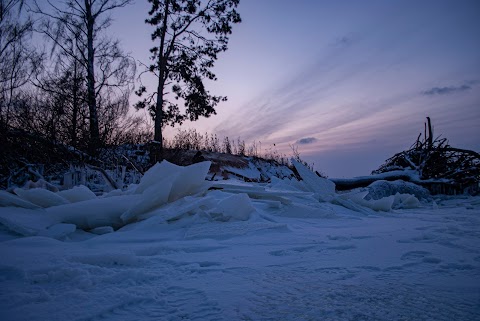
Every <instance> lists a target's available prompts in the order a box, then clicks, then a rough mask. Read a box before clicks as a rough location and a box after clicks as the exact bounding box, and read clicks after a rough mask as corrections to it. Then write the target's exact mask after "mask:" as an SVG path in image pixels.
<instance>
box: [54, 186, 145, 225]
mask: <svg viewBox="0 0 480 321" xmlns="http://www.w3.org/2000/svg"><path fill="white" fill-rule="evenodd" d="M139 198H140V196H139V195H124V196H113V197H109V198H96V199H92V200H88V201H83V202H78V203H72V204H67V205H63V206H55V207H50V208H48V209H46V211H47V214H48V216H49V217H50V218H52V219H53V220H55V221H56V222H58V223H71V224H75V225H76V226H77V227H78V228H80V229H84V230H89V229H93V228H95V227H100V226H112V227H114V228H118V227H120V226H123V225H124V222H123V221H122V220H121V219H120V216H121V215H122V214H123V213H124V212H125V211H126V210H127V209H128V208H129V207H130V206H131V204H132V203H135V202H137V201H138V199H139Z"/></svg>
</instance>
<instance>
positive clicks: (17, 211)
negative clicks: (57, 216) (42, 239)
mask: <svg viewBox="0 0 480 321" xmlns="http://www.w3.org/2000/svg"><path fill="white" fill-rule="evenodd" d="M45 214H46V213H45V210H44V209H37V210H32V209H25V208H18V207H3V208H0V224H3V225H4V226H5V227H6V228H7V229H9V230H11V231H13V232H15V233H18V234H21V235H24V236H33V235H37V234H38V233H39V232H40V231H42V230H45V229H46V228H48V227H49V226H52V225H54V224H55V223H57V221H55V220H54V219H52V218H50V217H48V216H46V215H45Z"/></svg>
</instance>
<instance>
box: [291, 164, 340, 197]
mask: <svg viewBox="0 0 480 321" xmlns="http://www.w3.org/2000/svg"><path fill="white" fill-rule="evenodd" d="M292 163H293V165H294V166H295V169H296V170H297V172H298V174H299V175H300V177H301V178H302V180H303V182H304V183H305V186H306V187H307V188H308V190H309V191H311V192H314V193H316V194H318V196H319V198H320V200H321V201H331V200H332V199H333V195H334V194H335V184H334V183H333V182H332V181H330V180H328V179H326V178H323V177H320V176H318V175H317V174H315V173H313V172H312V171H311V170H309V169H308V168H307V167H305V165H303V164H301V163H299V162H297V161H296V160H293V159H292Z"/></svg>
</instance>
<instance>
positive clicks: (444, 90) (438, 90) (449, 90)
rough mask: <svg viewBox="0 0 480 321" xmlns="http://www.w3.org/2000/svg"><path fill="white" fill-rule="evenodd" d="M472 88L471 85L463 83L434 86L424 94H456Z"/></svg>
mask: <svg viewBox="0 0 480 321" xmlns="http://www.w3.org/2000/svg"><path fill="white" fill-rule="evenodd" d="M470 89H472V87H471V86H469V85H462V86H458V87H455V86H448V87H433V88H431V89H429V90H426V91H424V92H423V93H422V94H423V95H425V96H433V95H447V94H454V93H458V92H462V91H467V90H470Z"/></svg>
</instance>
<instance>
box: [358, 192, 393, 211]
mask: <svg viewBox="0 0 480 321" xmlns="http://www.w3.org/2000/svg"><path fill="white" fill-rule="evenodd" d="M394 201H395V196H393V195H391V196H388V197H383V198H381V199H379V200H368V201H365V203H363V204H362V205H364V206H367V207H369V208H371V209H372V210H374V211H384V212H389V211H391V210H392V207H393V202H394Z"/></svg>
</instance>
